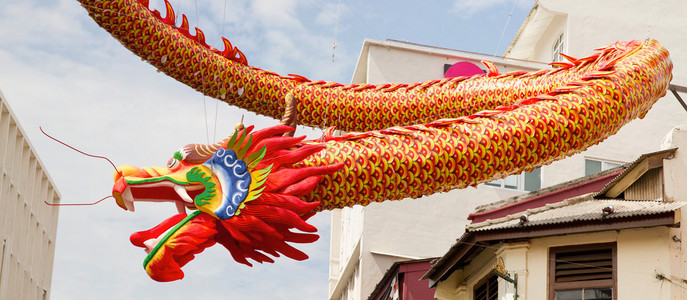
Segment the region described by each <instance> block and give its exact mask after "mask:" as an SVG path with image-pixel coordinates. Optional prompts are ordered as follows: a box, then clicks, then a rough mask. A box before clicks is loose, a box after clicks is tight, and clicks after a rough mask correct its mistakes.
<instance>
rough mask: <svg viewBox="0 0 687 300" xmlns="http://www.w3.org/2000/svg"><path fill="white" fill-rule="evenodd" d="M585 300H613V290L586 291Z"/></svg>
mask: <svg viewBox="0 0 687 300" xmlns="http://www.w3.org/2000/svg"><path fill="white" fill-rule="evenodd" d="M584 299H585V300H611V299H613V289H612V288H600V289H584Z"/></svg>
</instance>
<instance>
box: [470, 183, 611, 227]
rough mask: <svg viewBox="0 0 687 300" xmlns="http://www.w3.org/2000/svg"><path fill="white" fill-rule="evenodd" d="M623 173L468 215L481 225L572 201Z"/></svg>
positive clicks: (601, 186) (602, 186)
mask: <svg viewBox="0 0 687 300" xmlns="http://www.w3.org/2000/svg"><path fill="white" fill-rule="evenodd" d="M621 172H622V171H618V172H616V173H611V174H608V175H605V176H601V177H598V178H595V179H591V180H589V181H585V182H582V183H578V184H575V185H571V186H568V187H565V188H562V189H559V190H555V191H551V192H549V193H546V194H543V195H539V196H534V197H532V198H528V199H525V200H522V201H518V202H515V203H511V204H508V205H504V206H502V207H499V208H495V209H492V210H488V211H483V212H478V213H472V214H470V215H468V220H470V221H472V223H480V222H484V221H486V220H493V219H498V218H502V217H505V216H509V215H512V214H516V213H519V212H522V211H525V210H528V209H530V208H536V207H542V206H544V205H546V204H549V203H556V202H561V201H563V200H565V199H570V198H573V197H577V196H580V195H584V194H588V193H593V192H598V191H600V190H601V189H603V188H604V187H605V186H606V185H607V184H608V183H609V182H611V180H613V179H614V178H615V177H616V176H618V175H619V174H620V173H621Z"/></svg>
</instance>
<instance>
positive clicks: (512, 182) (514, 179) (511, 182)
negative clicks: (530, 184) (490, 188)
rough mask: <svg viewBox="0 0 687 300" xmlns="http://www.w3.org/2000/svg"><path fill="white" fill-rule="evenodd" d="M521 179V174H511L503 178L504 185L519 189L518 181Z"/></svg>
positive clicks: (508, 187)
mask: <svg viewBox="0 0 687 300" xmlns="http://www.w3.org/2000/svg"><path fill="white" fill-rule="evenodd" d="M519 180H520V175H511V176H508V177H506V178H504V179H503V187H505V188H507V189H514V190H517V189H518V181H519Z"/></svg>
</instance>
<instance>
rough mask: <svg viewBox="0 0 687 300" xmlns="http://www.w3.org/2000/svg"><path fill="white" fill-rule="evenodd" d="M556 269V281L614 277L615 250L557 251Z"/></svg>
mask: <svg viewBox="0 0 687 300" xmlns="http://www.w3.org/2000/svg"><path fill="white" fill-rule="evenodd" d="M555 271H556V272H555V281H556V283H560V282H571V281H588V280H603V279H613V250H612V249H597V250H586V251H576V252H567V253H557V254H556V269H555Z"/></svg>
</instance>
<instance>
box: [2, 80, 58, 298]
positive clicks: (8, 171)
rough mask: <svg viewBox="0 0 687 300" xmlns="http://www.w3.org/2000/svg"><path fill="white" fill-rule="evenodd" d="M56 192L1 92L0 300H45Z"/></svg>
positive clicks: (51, 249)
mask: <svg viewBox="0 0 687 300" xmlns="http://www.w3.org/2000/svg"><path fill="white" fill-rule="evenodd" d="M59 201H60V195H59V193H58V192H57V190H56V189H55V187H54V185H53V183H52V180H51V179H50V177H49V175H48V173H47V172H46V171H45V169H44V168H43V164H42V163H41V161H40V159H39V158H38V156H37V155H36V153H35V152H34V150H33V147H32V146H31V144H30V143H29V141H28V140H27V139H26V137H25V135H24V132H23V130H22V128H21V126H20V125H19V124H18V123H17V121H16V118H15V116H14V114H13V113H12V110H11V109H10V108H9V106H8V104H7V102H6V101H5V99H4V96H3V95H2V93H0V242H2V244H0V299H48V298H50V284H51V281H52V268H53V261H54V254H55V235H56V231H57V219H58V209H57V207H51V206H48V205H46V204H45V203H44V202H48V203H56V202H59Z"/></svg>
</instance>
